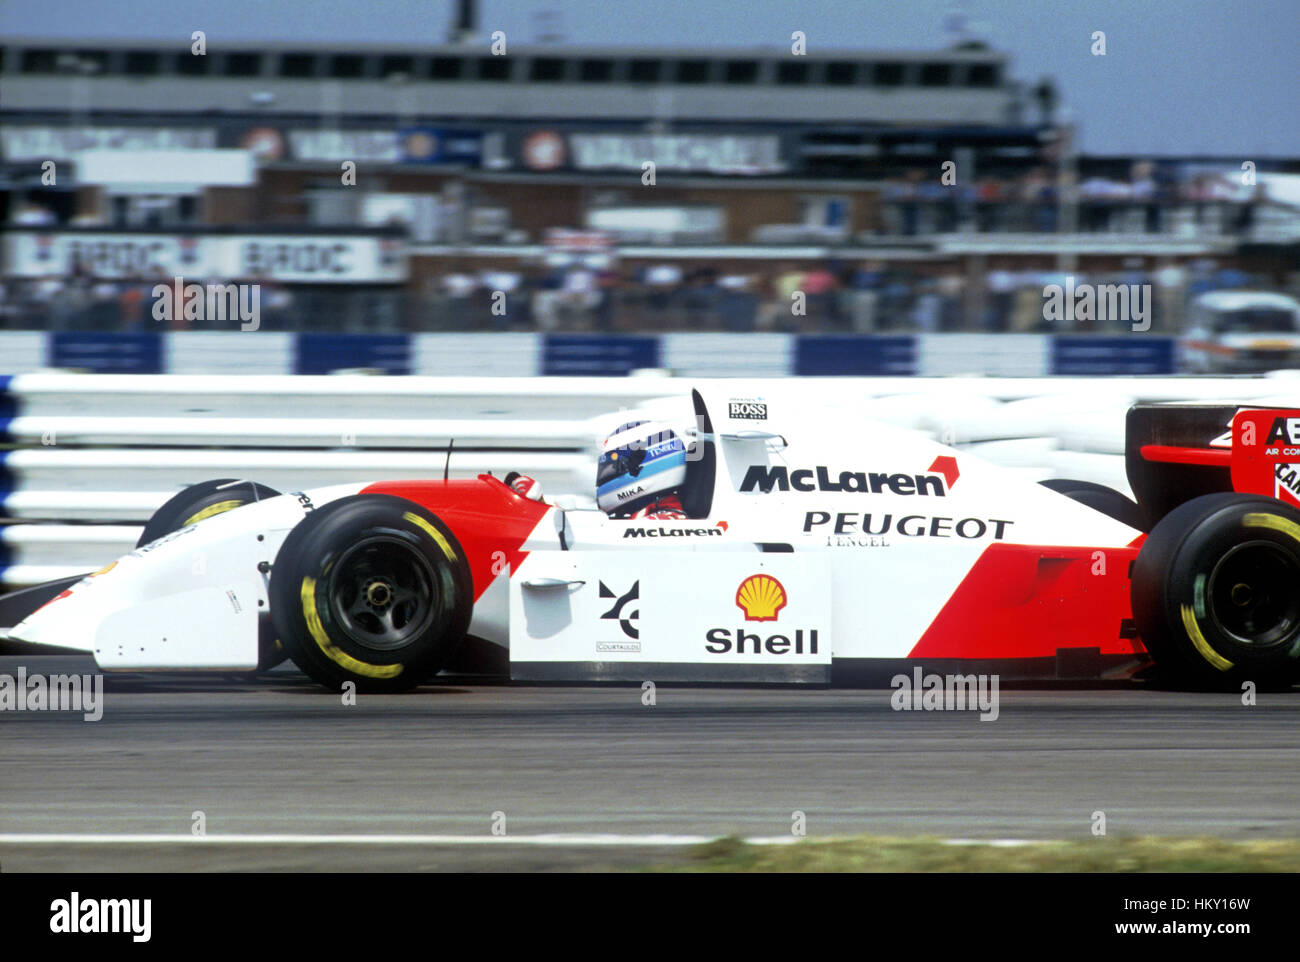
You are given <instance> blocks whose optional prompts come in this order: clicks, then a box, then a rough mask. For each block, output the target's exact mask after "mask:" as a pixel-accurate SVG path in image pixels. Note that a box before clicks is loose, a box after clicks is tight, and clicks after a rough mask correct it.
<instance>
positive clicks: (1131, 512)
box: [1038, 478, 1150, 531]
mask: <svg viewBox="0 0 1300 962" xmlns="http://www.w3.org/2000/svg"><path fill="white" fill-rule="evenodd" d="M1038 483H1039V484H1041V485H1042V486H1043V487H1045V488H1050V489H1051V490H1053V491H1055V492H1056V493H1057V494H1063V495H1065V496H1066V497H1067V498H1069V499H1070V500H1071V501H1077V502H1079V503H1080V504H1086V505H1087V506H1088V507H1090V508H1092V509H1093V510H1094V511H1100V512H1101V513H1102V514H1104V515H1106V517H1108V518H1114V519H1115V520H1116V521H1118V522H1119V523H1120V524H1126V525H1128V526H1129V527H1130V528H1136V529H1137V530H1138V531H1149V530H1150V525H1149V524H1148V523H1147V518H1146V514H1145V513H1144V512H1143V511H1142V508H1141V507H1139V506H1138V503H1137V502H1136V501H1134V500H1133V499H1132V498H1130V497H1128V495H1125V494H1121V493H1120V492H1118V491H1116V490H1115V489H1114V488H1108V487H1106V485H1104V484H1096V483H1094V482H1092V481H1079V480H1077V479H1075V478H1049V479H1048V480H1046V481H1039V482H1038Z"/></svg>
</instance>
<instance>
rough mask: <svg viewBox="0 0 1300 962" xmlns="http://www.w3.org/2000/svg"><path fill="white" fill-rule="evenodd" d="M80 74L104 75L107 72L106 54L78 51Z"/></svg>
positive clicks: (94, 51) (93, 51)
mask: <svg viewBox="0 0 1300 962" xmlns="http://www.w3.org/2000/svg"><path fill="white" fill-rule="evenodd" d="M77 57H78V58H79V59H80V60H81V72H82V73H91V74H95V73H104V72H105V71H107V70H108V52H107V51H105V50H78V51H77Z"/></svg>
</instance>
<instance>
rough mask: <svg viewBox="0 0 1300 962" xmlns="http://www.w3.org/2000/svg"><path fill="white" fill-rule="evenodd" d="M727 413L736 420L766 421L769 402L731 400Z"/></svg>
mask: <svg viewBox="0 0 1300 962" xmlns="http://www.w3.org/2000/svg"><path fill="white" fill-rule="evenodd" d="M727 415H728V416H729V417H730V418H731V419H732V420H734V421H766V420H767V403H766V402H765V401H731V402H730V403H729V404H728V405H727Z"/></svg>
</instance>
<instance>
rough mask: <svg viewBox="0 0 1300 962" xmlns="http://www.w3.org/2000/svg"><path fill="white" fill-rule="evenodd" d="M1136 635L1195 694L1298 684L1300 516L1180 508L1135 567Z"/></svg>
mask: <svg viewBox="0 0 1300 962" xmlns="http://www.w3.org/2000/svg"><path fill="white" fill-rule="evenodd" d="M1132 593H1133V617H1134V620H1135V621H1136V623H1137V628H1138V636H1139V637H1140V638H1141V639H1142V642H1143V644H1145V645H1146V647H1147V650H1148V651H1149V652H1150V654H1151V657H1152V658H1153V659H1154V661H1155V663H1156V665H1157V667H1158V668H1159V669H1160V671H1161V673H1162V674H1166V675H1168V676H1169V677H1171V678H1172V679H1174V680H1176V681H1180V682H1183V683H1186V684H1189V685H1191V686H1193V687H1212V688H1238V687H1239V686H1240V685H1241V683H1242V682H1244V681H1253V682H1254V683H1255V684H1256V685H1257V686H1258V687H1260V688H1284V687H1288V686H1290V685H1292V684H1294V683H1295V682H1296V681H1297V680H1300V511H1297V510H1296V509H1295V508H1292V507H1290V506H1288V505H1285V504H1283V503H1282V502H1280V501H1277V500H1275V499H1273V498H1267V497H1262V496H1259V495H1249V494H1236V493H1223V494H1210V495H1203V496H1202V497H1198V498H1193V499H1192V500H1191V501H1188V502H1186V503H1185V504H1183V505H1180V506H1179V507H1178V508H1175V509H1174V510H1173V511H1171V512H1170V513H1169V514H1168V515H1166V516H1165V517H1164V518H1162V519H1161V520H1160V523H1159V524H1157V525H1156V526H1155V528H1154V529H1153V530H1152V531H1151V534H1150V535H1149V536H1148V538H1147V540H1146V543H1145V544H1144V545H1143V546H1142V550H1141V551H1140V552H1139V553H1138V557H1137V561H1136V562H1135V563H1134V566H1133V583H1132Z"/></svg>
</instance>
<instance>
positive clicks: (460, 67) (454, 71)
mask: <svg viewBox="0 0 1300 962" xmlns="http://www.w3.org/2000/svg"><path fill="white" fill-rule="evenodd" d="M464 69H465V64H464V61H463V60H461V59H460V57H434V58H433V61H432V62H431V63H430V64H429V77H430V78H432V79H433V80H459V79H460V76H461V74H462V73H463V72H464Z"/></svg>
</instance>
